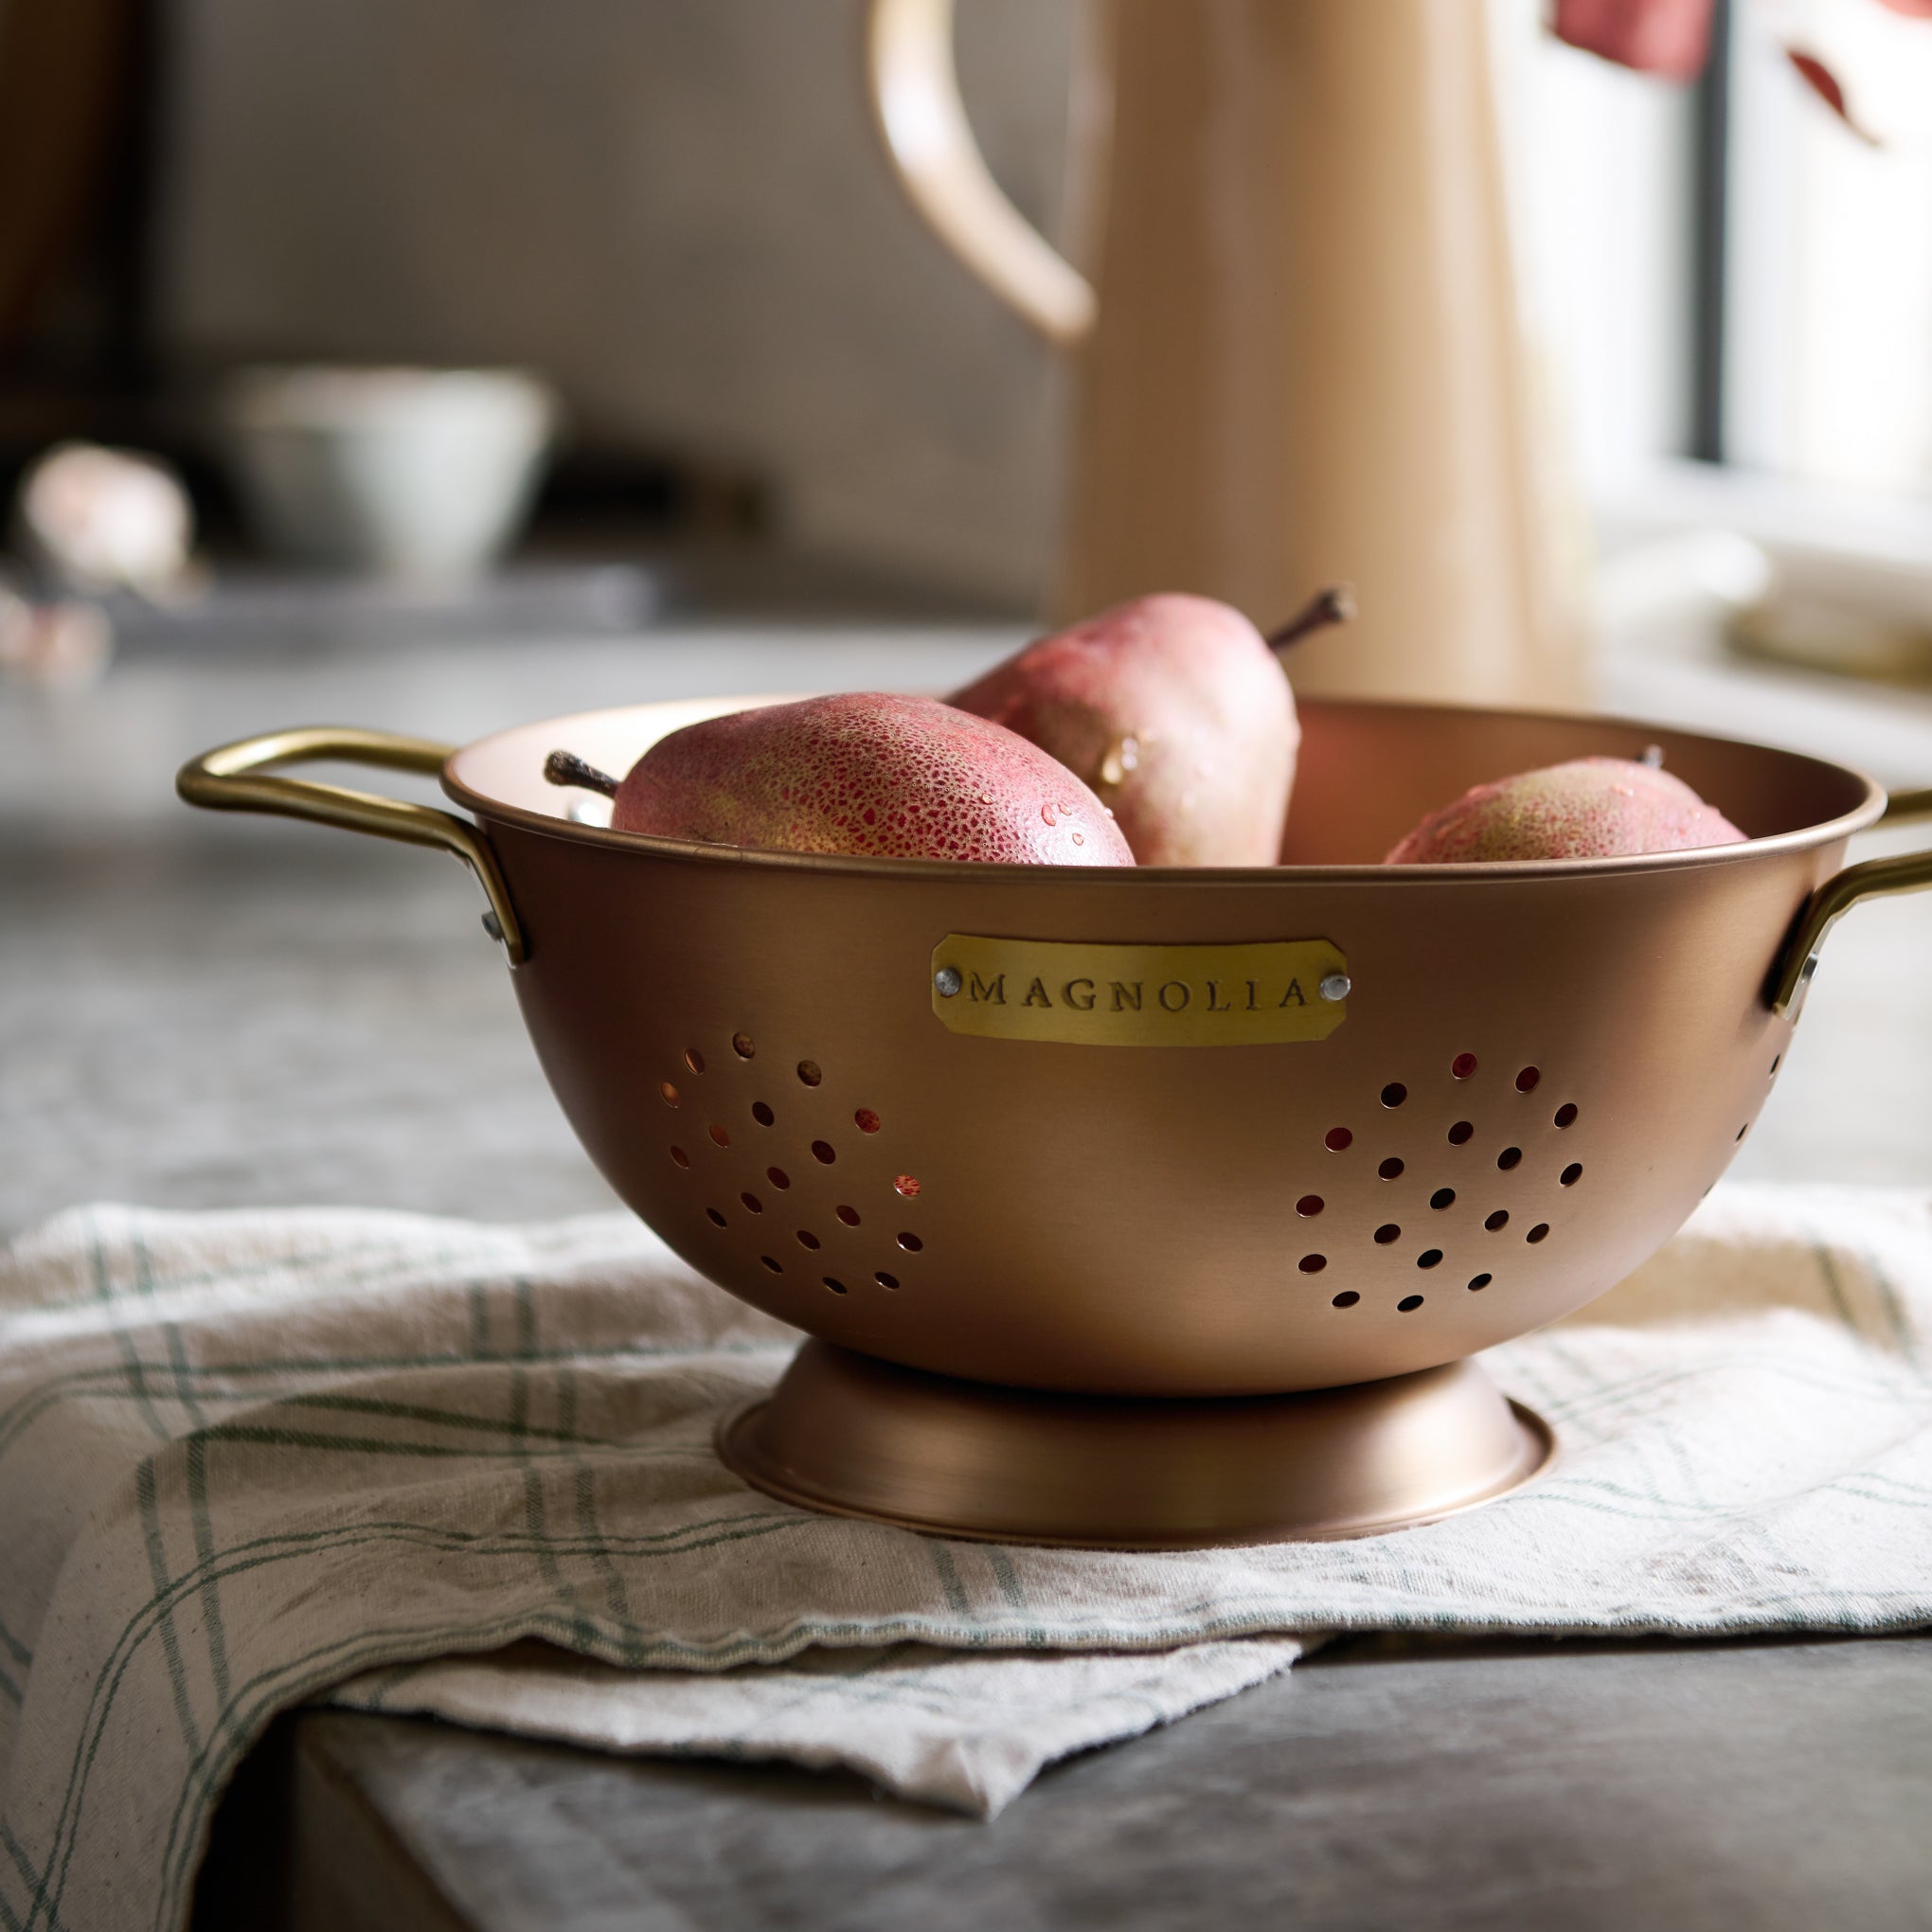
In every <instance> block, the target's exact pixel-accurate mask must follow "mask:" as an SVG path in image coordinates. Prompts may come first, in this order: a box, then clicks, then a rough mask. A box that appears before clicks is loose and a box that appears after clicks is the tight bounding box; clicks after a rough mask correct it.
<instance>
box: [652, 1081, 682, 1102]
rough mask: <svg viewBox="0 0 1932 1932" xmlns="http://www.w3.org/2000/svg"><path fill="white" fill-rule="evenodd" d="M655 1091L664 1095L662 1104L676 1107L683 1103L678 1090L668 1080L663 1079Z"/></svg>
mask: <svg viewBox="0 0 1932 1932" xmlns="http://www.w3.org/2000/svg"><path fill="white" fill-rule="evenodd" d="M657 1091H658V1092H659V1093H661V1094H662V1095H663V1096H664V1104H665V1105H666V1106H667V1107H676V1106H681V1105H683V1103H684V1097H683V1095H681V1094H680V1093H679V1092H678V1090H677V1089H676V1088H675V1087H674V1086H672V1085H671V1082H669V1081H665V1082H663V1083H662V1084H661V1085H660V1086H659V1087H658V1089H657Z"/></svg>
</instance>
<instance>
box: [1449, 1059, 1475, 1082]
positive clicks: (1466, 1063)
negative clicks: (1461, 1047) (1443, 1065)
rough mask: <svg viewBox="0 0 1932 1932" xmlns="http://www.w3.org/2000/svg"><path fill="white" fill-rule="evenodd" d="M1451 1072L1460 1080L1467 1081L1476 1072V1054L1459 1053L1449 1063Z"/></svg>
mask: <svg viewBox="0 0 1932 1932" xmlns="http://www.w3.org/2000/svg"><path fill="white" fill-rule="evenodd" d="M1449 1071H1450V1072H1451V1073H1452V1074H1454V1075H1455V1076H1456V1078H1457V1079H1458V1080H1467V1079H1468V1078H1469V1076H1470V1075H1471V1074H1472V1073H1474V1072H1475V1071H1476V1055H1475V1054H1474V1053H1458V1055H1457V1056H1456V1058H1455V1059H1454V1060H1452V1061H1451V1062H1450V1063H1449Z"/></svg>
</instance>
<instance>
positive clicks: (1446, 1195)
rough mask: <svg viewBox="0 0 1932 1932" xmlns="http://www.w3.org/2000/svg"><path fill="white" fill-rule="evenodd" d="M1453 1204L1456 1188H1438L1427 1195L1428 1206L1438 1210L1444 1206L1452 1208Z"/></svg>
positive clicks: (1454, 1202)
mask: <svg viewBox="0 0 1932 1932" xmlns="http://www.w3.org/2000/svg"><path fill="white" fill-rule="evenodd" d="M1455 1205H1456V1190H1455V1189H1454V1188H1438V1189H1437V1190H1436V1191H1435V1192H1434V1193H1433V1194H1431V1195H1430V1196H1429V1206H1430V1207H1434V1208H1437V1209H1439V1210H1440V1209H1441V1208H1444V1207H1455Z"/></svg>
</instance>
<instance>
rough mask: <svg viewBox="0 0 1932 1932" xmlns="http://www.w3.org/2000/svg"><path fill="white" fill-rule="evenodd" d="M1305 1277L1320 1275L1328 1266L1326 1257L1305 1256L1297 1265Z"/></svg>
mask: <svg viewBox="0 0 1932 1932" xmlns="http://www.w3.org/2000/svg"><path fill="white" fill-rule="evenodd" d="M1295 1265H1296V1266H1297V1268H1299V1269H1300V1270H1301V1272H1302V1273H1303V1274H1304V1275H1318V1274H1320V1273H1321V1271H1322V1270H1323V1269H1324V1268H1325V1267H1327V1266H1328V1257H1327V1256H1326V1255H1303V1256H1302V1258H1301V1259H1300V1260H1299V1261H1297V1262H1296V1264H1295Z"/></svg>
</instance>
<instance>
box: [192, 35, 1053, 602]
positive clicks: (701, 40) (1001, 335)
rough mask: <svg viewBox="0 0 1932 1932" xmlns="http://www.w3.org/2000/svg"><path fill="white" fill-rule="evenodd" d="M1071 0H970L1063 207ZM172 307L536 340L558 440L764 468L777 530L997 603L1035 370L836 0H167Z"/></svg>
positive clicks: (209, 351)
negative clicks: (930, 217)
mask: <svg viewBox="0 0 1932 1932" xmlns="http://www.w3.org/2000/svg"><path fill="white" fill-rule="evenodd" d="M1075 31H1076V21H1075V14H1074V9H1073V8H1072V7H1071V6H1069V5H1068V4H1066V0H969V4H968V5H967V6H965V7H964V8H963V9H961V19H960V33H959V62H960V68H961V80H962V82H963V85H964V88H965V91H966V94H967V97H968V100H969V103H970V105H971V106H972V109H973V111H974V115H975V124H976V126H977V129H978V131H979V134H980V135H981V138H982V140H983V141H984V143H985V147H986V151H987V155H988V158H989V160H990V161H991V162H992V164H993V168H994V170H995V171H996V172H997V174H998V176H999V178H1000V180H1001V182H1002V184H1003V185H1004V186H1005V187H1006V188H1007V190H1008V192H1009V193H1010V194H1011V196H1012V197H1013V199H1014V200H1015V201H1016V202H1017V203H1018V205H1019V206H1021V207H1022V208H1023V209H1024V210H1025V211H1026V213H1027V214H1028V215H1029V217H1030V218H1031V219H1032V220H1034V221H1035V222H1036V223H1038V224H1040V225H1042V226H1043V227H1044V228H1045V229H1046V230H1047V232H1048V233H1049V234H1051V233H1055V232H1057V231H1058V228H1059V225H1060V216H1061V209H1062V206H1063V202H1064V192H1063V189H1064V172H1065V170H1064V148H1065V123H1066V114H1067V103H1068V88H1069V63H1070V55H1071V46H1072V42H1073V37H1074V33H1075ZM175 35H176V38H175V45H174V51H173V55H172V59H173V61H174V63H175V81H174V93H173V101H172V104H171V106H170V114H169V119H170V125H171V130H172V134H171V140H170V152H169V155H168V168H169V174H170V178H169V186H168V189H167V193H166V198H165V203H164V211H163V215H162V226H161V233H162V236H163V243H162V248H163V253H162V285H161V311H160V313H161V329H162V334H163V340H164V342H165V344H166V346H167V349H168V350H169V352H170V355H171V356H172V357H174V358H176V359H178V360H180V361H183V362H185V363H187V364H188V365H190V366H193V365H200V366H209V365H212V364H215V363H218V362H220V361H223V360H225V359H229V358H234V357H304V358H339V359H346V360H416V361H421V362H426V363H450V362H465V361H484V362H512V363H524V364H528V365H530V366H532V367H538V368H541V369H543V370H544V371H545V373H546V375H547V376H548V377H549V378H550V379H551V380H552V381H553V382H554V383H556V384H557V385H559V386H560V388H561V389H562V391H563V392H564V397H565V399H566V402H567V404H568V406H569V409H570V412H571V417H572V420H573V423H574V426H575V429H576V433H577V434H578V436H579V437H580V438H582V439H583V440H585V441H587V442H588V443H590V444H591V445H593V446H599V445H601V446H603V447H605V448H607V449H615V450H623V449H626V448H630V449H645V450H653V451H658V452H669V453H672V454H676V455H681V456H686V457H688V458H690V459H693V460H699V461H702V462H704V463H705V464H707V465H710V466H713V467H723V468H724V469H725V470H727V471H737V472H742V473H743V474H746V475H748V476H751V477H753V478H758V479H762V480H763V481H764V482H766V483H767V484H768V486H769V488H770V490H771V492H772V494H773V496H774V499H775V510H776V513H777V515H778V518H779V520H780V522H781V524H782V527H783V528H784V530H785V532H786V534H787V536H788V537H789V538H790V539H791V540H792V541H794V542H796V543H797V544H798V545H800V546H804V547H806V548H810V549H816V550H824V551H830V552H833V553H838V554H844V555H849V556H855V557H859V558H863V559H865V560H867V561H868V562H870V563H873V564H878V565H882V566H885V567H886V568H888V569H890V570H893V571H895V572H898V573H900V574H903V575H906V576H912V577H919V578H922V579H926V580H929V581H935V582H937V583H939V584H942V585H947V586H952V587H957V588H961V589H964V590H967V591H969V592H971V593H973V594H974V595H975V596H977V597H980V598H990V599H995V600H998V601H1003V602H1006V603H1010V604H1012V605H1016V606H1028V605H1030V604H1031V603H1032V601H1033V600H1034V598H1035V596H1036V593H1037V587H1038V583H1039V581H1040V580H1041V578H1042V575H1043V574H1044V572H1045V570H1046V568H1047V559H1048V557H1049V555H1050V552H1051V546H1052V540H1053V527H1054V516H1055V507H1056V497H1057V489H1056V481H1057V471H1056V461H1055V457H1056V450H1057V447H1058V438H1057V434H1056V431H1057V426H1058V415H1057V405H1058V403H1059V401H1060V384H1059V381H1058V374H1059V372H1058V370H1057V368H1056V367H1055V364H1054V360H1053V358H1052V356H1051V355H1050V354H1049V352H1048V351H1047V350H1046V349H1044V348H1043V347H1042V346H1041V345H1040V344H1039V343H1038V342H1036V341H1035V340H1034V339H1033V337H1032V336H1031V335H1030V334H1029V332H1028V331H1026V330H1025V329H1024V328H1023V327H1022V325H1021V324H1020V323H1018V322H1017V321H1015V320H1014V319H1013V318H1012V317H1011V315H1009V314H1008V313H1006V312H1005V311H1004V310H1003V309H1001V308H1000V307H999V306H998V305H997V304H996V303H994V302H993V301H992V300H991V299H990V298H989V297H988V296H987V295H985V294H984V293H983V292H982V291H981V290H980V289H979V288H978V287H977V286H976V285H975V283H973V282H972V281H971V280H970V279H969V277H967V276H966V275H965V273H964V272H963V271H962V270H960V269H958V268H957V267H956V266H955V265H954V263H953V262H952V261H951V259H948V258H946V257H944V256H943V255H942V254H941V252H940V251H939V248H938V247H937V246H936V244H935V243H934V241H932V238H931V237H930V235H929V234H928V233H927V232H926V230H925V229H924V227H923V226H922V225H921V224H920V222H919V221H918V219H917V217H916V216H915V215H914V214H913V212H912V211H911V209H910V208H909V207H908V206H907V205H906V203H905V201H904V199H903V196H902V195H901V193H900V192H899V190H898V188H897V187H896V185H895V184H894V182H893V181H892V179H891V178H890V176H889V174H888V172H887V170H886V167H885V165H884V163H883V161H882V159H881V156H880V154H879V151H878V146H877V141H876V138H875V136H874V134H873V133H872V130H871V126H870V124H869V122H868V118H867V111H866V105H865V99H864V96H863V93H862V90H861V84H860V47H859V40H858V26H857V20H856V17H855V15H854V13H853V10H852V9H851V8H850V6H849V5H848V4H847V0H728V4H725V5H719V4H715V0H652V4H640V0H546V4H544V5H542V6H531V5H529V4H528V0H181V4H180V7H179V10H178V14H177V20H176V27H175Z"/></svg>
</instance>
